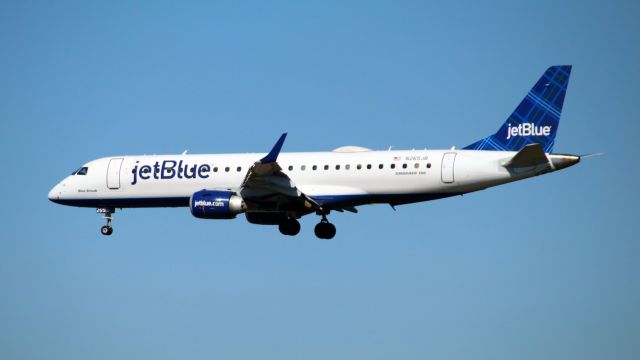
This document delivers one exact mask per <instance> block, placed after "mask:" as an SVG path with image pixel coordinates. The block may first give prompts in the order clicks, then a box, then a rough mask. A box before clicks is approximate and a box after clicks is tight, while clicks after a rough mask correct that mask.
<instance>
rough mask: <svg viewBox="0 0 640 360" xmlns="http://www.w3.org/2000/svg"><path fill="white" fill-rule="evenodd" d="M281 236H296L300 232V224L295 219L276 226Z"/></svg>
mask: <svg viewBox="0 0 640 360" xmlns="http://www.w3.org/2000/svg"><path fill="white" fill-rule="evenodd" d="M278 229H279V230H280V232H281V233H282V235H289V236H296V235H298V233H299V232H300V223H299V222H298V220H296V219H291V218H289V219H286V220H284V221H283V222H281V223H280V224H279V225H278Z"/></svg>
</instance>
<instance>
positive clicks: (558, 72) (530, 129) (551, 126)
mask: <svg viewBox="0 0 640 360" xmlns="http://www.w3.org/2000/svg"><path fill="white" fill-rule="evenodd" d="M570 74H571V65H558V66H552V67H550V68H548V69H547V71H545V73H544V75H542V77H541V78H540V79H539V80H538V82H537V83H536V84H535V85H534V86H533V88H532V89H531V90H530V91H529V93H528V94H527V96H526V97H525V98H524V99H523V100H522V102H520V105H518V107H517V108H516V109H515V110H514V112H513V113H512V114H511V116H509V118H508V119H507V121H505V123H504V124H502V126H501V127H500V129H499V130H498V132H496V133H495V134H493V135H491V136H488V137H486V138H484V139H482V140H479V141H476V142H475V143H473V144H471V145H469V146H466V147H465V148H464V149H468V150H499V151H520V150H521V149H522V148H523V147H524V146H525V145H528V144H540V145H541V146H542V148H543V149H544V151H545V152H546V153H550V152H552V151H553V144H554V142H555V138H556V133H557V131H558V125H559V124H560V114H561V113H562V104H563V103H564V96H565V94H566V92H567V85H568V84H569V75H570Z"/></svg>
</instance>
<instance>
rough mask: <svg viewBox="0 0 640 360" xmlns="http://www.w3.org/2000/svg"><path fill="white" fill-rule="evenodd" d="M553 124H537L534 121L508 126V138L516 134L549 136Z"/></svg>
mask: <svg viewBox="0 0 640 360" xmlns="http://www.w3.org/2000/svg"><path fill="white" fill-rule="evenodd" d="M549 135H551V126H536V124H534V123H524V124H518V126H511V124H509V127H507V140H509V139H511V138H512V137H516V136H549Z"/></svg>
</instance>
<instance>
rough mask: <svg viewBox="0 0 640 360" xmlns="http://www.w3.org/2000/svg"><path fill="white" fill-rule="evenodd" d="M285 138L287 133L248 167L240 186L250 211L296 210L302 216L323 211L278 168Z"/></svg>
mask: <svg viewBox="0 0 640 360" xmlns="http://www.w3.org/2000/svg"><path fill="white" fill-rule="evenodd" d="M286 137H287V134H286V133H284V134H282V136H280V139H278V142H276V144H275V145H274V146H273V148H272V149H271V151H270V152H269V153H268V154H267V155H266V156H265V157H263V158H262V159H260V160H258V161H256V162H255V163H254V164H253V165H252V166H251V168H249V171H248V172H247V175H246V176H245V178H244V180H243V182H242V185H241V187H240V195H241V196H242V198H243V199H244V200H245V201H246V203H247V206H248V207H249V209H248V211H251V210H254V211H293V212H297V213H300V216H302V215H304V214H308V213H310V212H313V211H322V207H321V206H320V204H318V203H317V202H316V201H314V200H313V199H312V198H310V197H309V196H307V195H305V194H304V193H303V192H302V191H300V190H299V189H298V188H297V187H296V185H295V184H294V183H293V181H292V180H291V179H290V178H289V177H288V176H287V174H285V173H284V172H282V168H281V167H280V165H278V162H277V159H278V155H279V154H280V150H281V149H282V144H284V140H285V138H286Z"/></svg>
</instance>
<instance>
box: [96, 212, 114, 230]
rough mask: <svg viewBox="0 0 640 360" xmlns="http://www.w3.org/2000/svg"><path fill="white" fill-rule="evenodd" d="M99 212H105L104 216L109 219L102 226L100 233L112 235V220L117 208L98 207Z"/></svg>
mask: <svg viewBox="0 0 640 360" xmlns="http://www.w3.org/2000/svg"><path fill="white" fill-rule="evenodd" d="M96 212H97V213H98V214H103V216H102V218H103V219H105V220H107V225H105V226H103V227H101V228H100V233H101V234H102V235H111V234H113V228H112V227H111V220H113V215H112V214H113V213H114V212H116V209H110V208H98V209H96Z"/></svg>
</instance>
